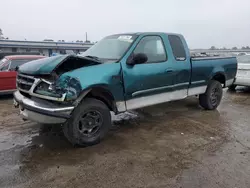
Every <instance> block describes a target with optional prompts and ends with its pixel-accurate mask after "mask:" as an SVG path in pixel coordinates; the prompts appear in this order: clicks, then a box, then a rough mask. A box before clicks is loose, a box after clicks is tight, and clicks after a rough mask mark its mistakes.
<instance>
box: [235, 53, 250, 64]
mask: <svg viewBox="0 0 250 188" xmlns="http://www.w3.org/2000/svg"><path fill="white" fill-rule="evenodd" d="M237 60H238V63H250V55H242V56H238V57H237Z"/></svg>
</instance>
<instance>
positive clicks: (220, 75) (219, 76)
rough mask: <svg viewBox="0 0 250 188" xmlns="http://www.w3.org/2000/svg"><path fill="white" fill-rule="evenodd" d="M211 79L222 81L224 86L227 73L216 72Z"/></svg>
mask: <svg viewBox="0 0 250 188" xmlns="http://www.w3.org/2000/svg"><path fill="white" fill-rule="evenodd" d="M210 80H216V81H218V82H220V83H221V84H223V87H225V86H226V75H225V74H224V72H221V71H219V72H216V73H214V74H213V75H212V76H211V79H210Z"/></svg>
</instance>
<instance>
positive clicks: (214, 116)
mask: <svg viewBox="0 0 250 188" xmlns="http://www.w3.org/2000/svg"><path fill="white" fill-rule="evenodd" d="M249 116H250V90H249V89H248V90H247V89H241V90H239V91H238V92H237V93H230V92H228V91H227V90H224V97H223V101H222V104H221V105H220V107H219V108H218V110H216V111H204V110H202V109H201V108H200V107H199V106H198V103H197V99H196V98H189V99H186V100H184V101H177V102H171V103H166V104H163V105H158V106H154V107H149V108H145V109H143V110H139V111H136V112H131V113H126V114H121V115H120V116H118V117H114V126H113V128H112V130H111V131H110V133H109V135H108V136H107V137H106V139H105V140H104V141H103V142H102V143H100V144H99V145H96V146H93V147H88V148H73V147H72V146H71V145H70V144H69V143H68V142H67V141H66V140H65V138H64V137H63V134H62V132H61V129H60V127H59V126H41V125H38V124H35V123H32V122H28V121H26V122H24V121H22V120H21V119H20V117H19V116H18V110H16V109H14V108H13V107H12V98H11V96H9V97H4V98H3V97H1V100H0V117H1V119H0V128H1V131H0V187H1V188H4V187H15V188H27V187H37V188H38V187H39V188H40V187H44V188H49V187H53V188H54V187H60V188H61V187H65V188H71V187H72V188H73V187H88V188H92V187H93V188H97V187H107V188H111V187H119V188H120V187H129V188H131V187H157V188H161V187H164V188H166V187H171V188H172V187H173V188H175V187H178V188H180V187H182V188H193V187H207V188H217V187H218V188H219V187H220V188H235V187H237V188H245V187H246V188H249V187H250V178H249V177H250V165H249V164H250V117H249Z"/></svg>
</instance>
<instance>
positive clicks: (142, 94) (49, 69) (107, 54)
mask: <svg viewBox="0 0 250 188" xmlns="http://www.w3.org/2000/svg"><path fill="white" fill-rule="evenodd" d="M236 71H237V61H236V58H233V57H232V58H219V57H215V58H199V57H196V58H192V57H190V53H189V49H188V47H187V44H186V41H185V39H184V37H183V36H182V35H179V34H167V33H128V34H116V35H111V36H108V37H105V38H104V39H102V40H101V41H99V42H98V43H96V44H95V45H94V46H92V47H91V48H90V49H88V50H87V51H86V52H84V53H82V54H81V55H79V56H73V55H62V56H54V57H50V58H45V59H41V60H36V61H33V62H31V63H27V64H24V65H22V66H20V68H19V70H18V76H17V89H18V91H17V92H15V93H14V105H15V106H16V107H19V108H20V113H21V115H22V116H23V118H24V119H29V120H33V121H35V122H39V123H47V124H55V123H59V124H62V125H63V130H64V134H65V136H66V137H67V138H68V140H69V141H70V142H71V143H73V144H77V145H83V146H88V145H93V144H96V143H98V142H99V141H100V140H101V139H102V138H103V137H104V135H105V134H106V133H107V132H108V130H109V128H110V126H111V114H110V111H113V112H114V113H116V114H117V113H120V112H125V111H126V110H131V109H137V108H142V107H146V106H150V105H154V104H159V103H163V102H167V101H173V100H179V99H184V98H186V97H187V96H192V95H199V101H200V105H201V106H202V107H203V108H204V109H207V110H213V109H216V108H217V106H218V105H219V104H220V101H221V98H222V93H223V91H222V87H228V86H230V85H231V84H232V83H233V80H234V78H235V75H236Z"/></svg>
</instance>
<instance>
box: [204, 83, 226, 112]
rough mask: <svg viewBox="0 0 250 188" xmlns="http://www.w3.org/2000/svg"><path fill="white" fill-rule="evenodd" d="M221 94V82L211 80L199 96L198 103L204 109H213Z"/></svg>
mask: <svg viewBox="0 0 250 188" xmlns="http://www.w3.org/2000/svg"><path fill="white" fill-rule="evenodd" d="M222 95H223V90H222V86H221V83H220V82H218V81H216V80H211V81H210V82H209V84H208V86H207V89H206V92H205V93H204V94H201V95H200V96H199V102H200V105H201V106H202V107H203V108H204V109H206V110H214V109H216V108H217V107H218V106H219V104H220V102H221V99H222Z"/></svg>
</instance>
